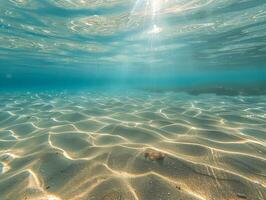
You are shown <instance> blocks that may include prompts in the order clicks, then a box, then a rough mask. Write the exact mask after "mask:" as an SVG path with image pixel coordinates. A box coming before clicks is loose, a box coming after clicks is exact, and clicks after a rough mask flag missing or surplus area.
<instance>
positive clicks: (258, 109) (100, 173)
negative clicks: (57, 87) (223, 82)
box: [0, 92, 266, 200]
mask: <svg viewBox="0 0 266 200" xmlns="http://www.w3.org/2000/svg"><path fill="white" fill-rule="evenodd" d="M265 102H266V97H265V96H260V97H239V96H238V97H225V96H215V95H200V96H190V95H186V94H182V93H174V92H173V93H171V92H169V93H164V94H162V93H149V92H143V93H142V92H137V93H129V94H128V95H124V94H123V95H122V94H120V95H119V94H104V93H93V92H92V93H85V92H84V93H76V94H71V93H59V92H55V93H51V92H50V93H38V94H37V93H27V94H23V93H10V94H5V95H4V94H2V95H1V97H0V199H1V200H7V199H9V200H20V199H23V200H25V199H27V200H33V199H38V200H39V199H40V200H83V199H84V200H160V199H161V200H168V199H169V200H177V199H182V200H189V199H191V200H192V199H208V200H211V199H215V200H225V199H226V200H236V199H250V200H251V199H252V200H253V199H254V200H263V199H266V167H265V166H266V156H265V155H266V146H265V144H266V103H265ZM147 152H149V153H155V154H160V155H164V156H163V157H162V158H161V159H156V158H150V157H147V156H145V155H147Z"/></svg>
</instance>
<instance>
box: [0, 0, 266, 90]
mask: <svg viewBox="0 0 266 200" xmlns="http://www.w3.org/2000/svg"><path fill="white" fill-rule="evenodd" d="M265 12H266V5H265V2H264V1H249V0H243V1H239V0H233V1H232V0H218V1H213V0H193V1H189V2H188V1H185V0H156V1H152V0H136V1H131V0H110V1H105V0H102V1H87V0H84V1H82V0H65V1H64V0H60V1H55V0H44V1H35V0H7V1H2V2H1V6H0V13H1V14H0V30H1V31H0V60H1V65H0V67H1V70H0V76H1V81H0V83H1V88H5V87H6V86H10V85H11V86H14V85H15V86H25V87H32V86H36V85H37V86H39V85H50V86H51V87H55V85H61V86H62V85H63V86H64V85H68V87H69V86H71V85H83V86H84V85H85V86H91V85H109V86H110V84H114V83H115V84H119V85H125V84H127V85H134V86H135V85H136V84H137V85H142V86H146V84H154V82H156V83H157V85H160V84H161V83H162V84H164V85H172V86H173V85H174V86H180V85H182V86H183V85H189V86H191V85H193V86H195V85H196V86H197V85H199V84H201V85H206V84H207V85H209V84H217V85H224V84H227V83H228V84H231V85H233V84H234V83H240V84H250V83H252V84H255V85H254V86H252V87H255V86H256V84H264V83H265V79H266V77H265V74H266V73H265V58H266V57H265V54H266V49H265V40H266V34H265V33H266V31H265V30H266V13H265ZM160 82H161V83H160ZM193 83H194V84H193Z"/></svg>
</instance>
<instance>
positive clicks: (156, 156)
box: [144, 150, 165, 161]
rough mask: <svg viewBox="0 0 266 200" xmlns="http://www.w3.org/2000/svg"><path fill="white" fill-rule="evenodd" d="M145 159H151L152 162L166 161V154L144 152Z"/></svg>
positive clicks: (153, 151) (150, 151)
mask: <svg viewBox="0 0 266 200" xmlns="http://www.w3.org/2000/svg"><path fill="white" fill-rule="evenodd" d="M144 157H145V159H149V160H151V161H154V160H156V161H162V160H164V159H165V154H164V153H162V152H159V151H155V150H148V151H146V152H144Z"/></svg>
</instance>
